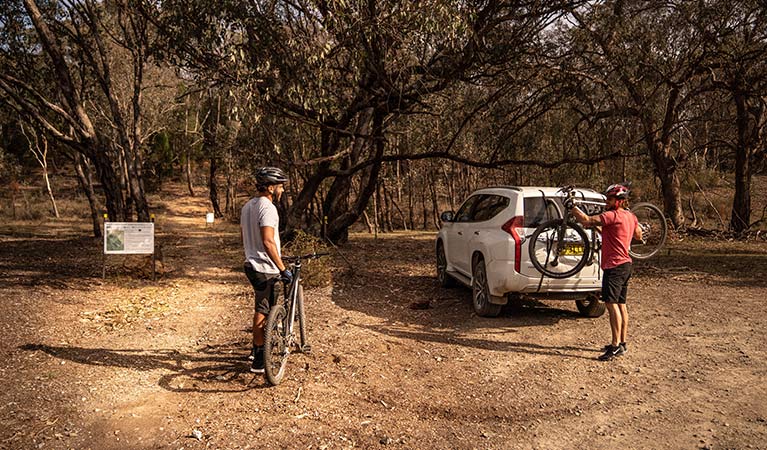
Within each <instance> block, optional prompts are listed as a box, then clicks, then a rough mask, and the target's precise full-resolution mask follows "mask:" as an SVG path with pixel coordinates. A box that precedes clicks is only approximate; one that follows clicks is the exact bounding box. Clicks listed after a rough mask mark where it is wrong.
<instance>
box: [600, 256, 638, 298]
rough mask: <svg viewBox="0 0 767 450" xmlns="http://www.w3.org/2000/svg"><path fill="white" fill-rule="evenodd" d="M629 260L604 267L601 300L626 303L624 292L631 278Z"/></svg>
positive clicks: (626, 290)
mask: <svg viewBox="0 0 767 450" xmlns="http://www.w3.org/2000/svg"><path fill="white" fill-rule="evenodd" d="M631 268H632V265H631V263H630V262H628V263H624V264H621V265H620V266H618V267H613V268H612V269H605V270H604V276H603V277H602V301H603V302H605V303H624V304H625V303H626V293H627V292H628V287H629V278H631Z"/></svg>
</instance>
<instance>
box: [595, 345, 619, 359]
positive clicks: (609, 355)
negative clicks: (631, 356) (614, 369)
mask: <svg viewBox="0 0 767 450" xmlns="http://www.w3.org/2000/svg"><path fill="white" fill-rule="evenodd" d="M620 354H622V350H621V346H620V345H618V346H617V347H613V346H612V345H608V346H607V349H606V350H605V352H604V353H603V354H601V355H599V357H598V358H597V359H598V360H600V361H610V360H612V359H614V358H615V357H617V356H618V355H620Z"/></svg>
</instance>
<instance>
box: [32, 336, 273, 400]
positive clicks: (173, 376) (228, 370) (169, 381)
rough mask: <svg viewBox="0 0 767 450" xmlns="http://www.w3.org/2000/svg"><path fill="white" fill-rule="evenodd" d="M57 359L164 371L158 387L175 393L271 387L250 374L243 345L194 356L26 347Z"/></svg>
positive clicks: (220, 347) (209, 348)
mask: <svg viewBox="0 0 767 450" xmlns="http://www.w3.org/2000/svg"><path fill="white" fill-rule="evenodd" d="M19 349H21V350H25V351H41V352H44V353H47V354H49V355H51V356H53V357H55V358H59V359H62V360H67V361H71V362H75V363H78V364H87V365H92V366H102V367H115V368H124V369H130V370H137V371H151V370H162V371H165V372H169V373H166V374H164V375H162V376H161V377H160V378H159V380H158V382H157V384H158V386H160V387H162V388H163V389H166V390H168V391H172V392H198V393H235V392H243V391H249V390H252V389H260V388H265V387H268V385H267V384H266V383H265V382H264V381H263V378H262V376H261V375H256V374H253V373H250V371H249V362H248V361H247V352H246V351H243V345H242V344H241V343H230V344H222V345H215V346H213V345H208V346H205V347H204V348H202V349H200V350H199V351H197V352H194V353H182V352H179V351H177V350H173V349H170V350H168V349H159V350H144V349H106V348H85V347H57V346H51V345H45V344H25V345H22V346H20V347H19Z"/></svg>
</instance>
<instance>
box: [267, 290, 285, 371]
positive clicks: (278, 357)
mask: <svg viewBox="0 0 767 450" xmlns="http://www.w3.org/2000/svg"><path fill="white" fill-rule="evenodd" d="M287 322H288V320H287V311H285V307H283V306H282V305H280V304H278V305H274V306H273V307H272V309H271V311H269V316H268V317H267V319H266V327H265V328H266V331H265V333H264V375H266V380H267V381H268V382H269V383H270V384H271V385H273V386H276V385H278V384H280V382H281V381H282V379H283V377H285V367H286V366H287V363H288V356H289V355H290V349H289V348H288V327H287Z"/></svg>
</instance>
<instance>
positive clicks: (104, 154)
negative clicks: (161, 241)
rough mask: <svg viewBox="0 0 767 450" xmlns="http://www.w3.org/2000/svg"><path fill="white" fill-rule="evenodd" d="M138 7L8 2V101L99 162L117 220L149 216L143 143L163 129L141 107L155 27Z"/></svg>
mask: <svg viewBox="0 0 767 450" xmlns="http://www.w3.org/2000/svg"><path fill="white" fill-rule="evenodd" d="M134 12H135V10H134V9H133V2H126V1H122V0H116V1H107V2H100V1H95V0H67V1H61V2H38V1H36V0H23V1H21V2H19V1H8V2H3V6H2V7H0V23H1V24H2V33H3V37H4V42H6V44H4V45H2V46H0V67H1V68H2V71H0V92H2V93H3V94H4V99H3V100H4V102H3V103H4V106H6V107H8V108H10V109H11V110H12V111H14V112H15V113H16V114H18V115H20V116H21V117H22V118H23V119H24V120H26V121H29V122H30V123H34V124H35V125H36V126H37V127H38V128H39V129H40V131H44V132H45V133H47V134H49V135H50V136H52V137H53V138H54V139H55V140H56V141H58V142H59V143H62V144H65V145H67V146H70V147H71V148H73V149H75V150H76V151H77V152H79V153H80V154H82V155H83V156H84V157H86V158H88V159H89V160H90V161H92V162H93V165H94V166H95V169H96V173H97V176H98V178H99V181H100V182H101V188H102V189H103V192H104V196H105V203H106V208H107V211H108V213H109V215H110V217H111V218H112V220H122V219H129V218H130V217H131V215H132V211H133V210H135V212H136V213H137V216H138V219H139V220H148V219H149V212H148V204H147V202H146V197H145V194H144V186H143V175H142V159H141V157H142V155H141V146H142V144H143V143H144V141H145V140H146V139H148V137H149V136H151V135H152V134H153V132H154V131H156V130H155V129H154V128H153V127H152V126H151V124H147V122H146V121H145V120H144V113H143V111H142V108H143V107H144V104H145V102H146V101H145V98H144V96H145V91H146V89H147V88H148V87H147V86H146V78H145V77H146V74H147V70H148V65H149V62H150V59H151V55H150V49H151V46H152V39H153V33H152V30H151V29H150V27H151V24H149V23H148V22H147V21H146V20H145V18H144V16H143V15H140V14H135V13H134ZM171 89H173V87H171ZM163 106H167V103H166V104H164V105H163ZM157 116H159V117H161V116H162V114H158V115H157Z"/></svg>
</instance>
